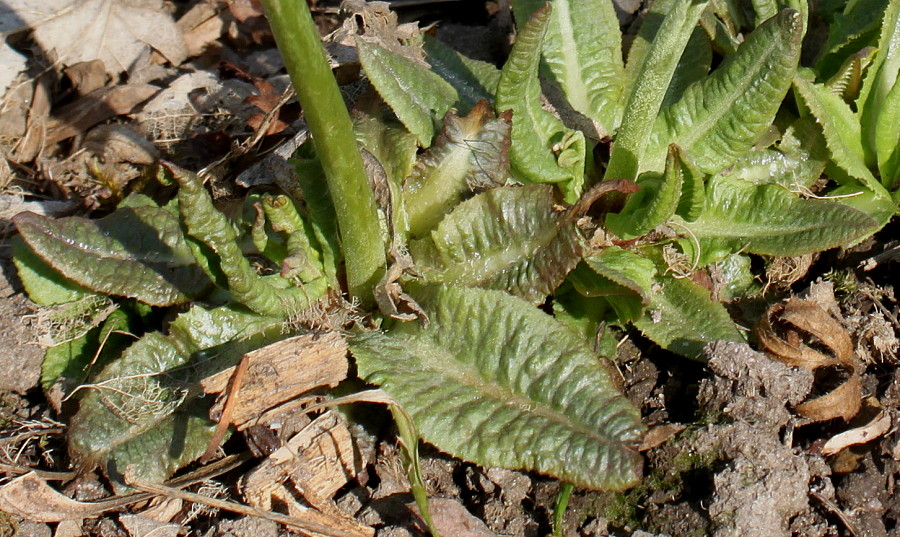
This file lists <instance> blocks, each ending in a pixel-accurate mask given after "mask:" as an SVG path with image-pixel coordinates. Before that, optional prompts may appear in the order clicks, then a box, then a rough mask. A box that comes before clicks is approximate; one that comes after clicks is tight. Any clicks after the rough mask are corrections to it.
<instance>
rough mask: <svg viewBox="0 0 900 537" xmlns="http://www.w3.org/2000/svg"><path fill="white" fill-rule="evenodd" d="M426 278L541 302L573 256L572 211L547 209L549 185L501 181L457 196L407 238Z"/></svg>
mask: <svg viewBox="0 0 900 537" xmlns="http://www.w3.org/2000/svg"><path fill="white" fill-rule="evenodd" d="M410 252H411V253H412V255H413V259H414V260H415V262H416V268H417V269H418V270H419V271H420V272H421V273H422V276H423V277H424V278H425V280H426V281H428V282H443V283H448V284H453V285H460V286H466V287H487V288H490V289H503V290H506V291H508V292H510V293H512V294H514V295H518V296H520V297H523V298H526V299H528V300H532V301H535V302H543V301H544V299H545V298H546V296H547V295H549V294H550V293H552V292H553V290H554V289H556V287H557V286H558V285H559V284H560V283H561V282H562V281H563V280H564V279H565V277H566V274H568V273H569V271H570V270H572V268H574V267H575V265H576V264H577V263H578V261H579V260H580V259H581V255H582V246H581V242H580V240H579V237H578V233H577V229H576V227H575V224H574V222H573V221H572V218H570V217H569V215H568V214H567V213H559V212H557V211H556V210H555V208H554V201H553V190H552V188H551V187H549V186H543V185H530V186H525V187H500V188H495V189H492V190H488V191H487V192H483V193H481V194H478V195H477V196H475V197H473V198H471V199H469V200H467V201H464V202H463V203H461V204H459V205H457V206H456V208H455V209H454V210H453V212H451V213H450V214H449V215H447V217H446V218H444V219H443V220H442V221H441V223H440V224H438V226H437V227H436V228H435V229H434V230H433V231H432V232H431V236H430V237H425V238H422V239H419V240H416V241H412V242H411V243H410Z"/></svg>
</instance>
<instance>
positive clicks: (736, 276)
mask: <svg viewBox="0 0 900 537" xmlns="http://www.w3.org/2000/svg"><path fill="white" fill-rule="evenodd" d="M750 262H751V260H750V256H748V255H745V254H732V255H730V256H728V257H726V258H725V259H723V260H721V261H719V262H718V263H716V264H715V265H713V266H711V267H710V268H709V270H710V272H714V273H715V277H716V278H715V279H716V281H718V282H719V283H720V286H721V287H720V288H719V289H718V296H717V297H716V298H717V299H718V300H720V301H722V302H731V301H732V300H735V299H737V298H742V297H746V296H752V295H755V294H756V293H758V292H759V291H760V289H761V287H762V286H761V285H760V283H759V282H758V281H757V280H756V275H754V274H753V272H752V271H751V267H750Z"/></svg>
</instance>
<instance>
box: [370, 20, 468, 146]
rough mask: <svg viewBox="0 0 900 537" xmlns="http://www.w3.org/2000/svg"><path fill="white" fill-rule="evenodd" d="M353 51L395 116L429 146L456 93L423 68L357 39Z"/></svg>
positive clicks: (421, 142) (376, 45) (375, 45)
mask: <svg viewBox="0 0 900 537" xmlns="http://www.w3.org/2000/svg"><path fill="white" fill-rule="evenodd" d="M356 49H357V51H358V52H359V61H360V63H361V64H362V66H363V69H364V70H365V71H366V76H367V77H368V78H369V80H370V81H371V82H372V85H373V86H375V89H376V90H378V93H379V94H380V95H381V97H382V99H384V101H385V102H386V103H388V105H389V106H390V107H391V109H393V110H394V113H395V114H397V117H398V118H399V119H400V121H401V122H403V124H404V125H405V126H406V128H407V129H409V132H411V133H413V134H415V135H416V138H418V140H419V145H421V146H422V147H429V146H431V140H432V138H434V133H435V131H436V130H437V127H438V126H439V125H440V121H441V119H443V117H444V114H446V113H447V110H449V109H450V107H451V106H453V105H454V104H455V103H456V102H457V101H458V100H459V94H458V93H457V92H456V89H454V88H453V86H451V85H450V84H449V83H447V81H445V80H444V79H443V78H441V77H440V75H438V74H437V73H434V72H432V71H430V70H428V68H427V67H425V66H424V65H421V64H418V63H416V62H414V61H413V60H411V59H409V58H406V57H403V56H401V55H399V54H396V53H394V52H391V51H389V50H387V49H385V48H382V47H381V46H379V45H378V44H376V43H374V42H369V41H366V40H365V39H363V38H357V40H356Z"/></svg>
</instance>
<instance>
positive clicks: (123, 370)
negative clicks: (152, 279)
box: [69, 306, 283, 482]
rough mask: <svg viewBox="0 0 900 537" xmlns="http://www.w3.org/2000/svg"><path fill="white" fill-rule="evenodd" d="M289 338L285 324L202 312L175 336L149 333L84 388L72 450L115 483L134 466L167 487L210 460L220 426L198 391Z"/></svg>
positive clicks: (179, 324)
mask: <svg viewBox="0 0 900 537" xmlns="http://www.w3.org/2000/svg"><path fill="white" fill-rule="evenodd" d="M282 337H283V335H282V326H281V322H280V319H277V318H273V317H260V316H258V315H255V314H252V313H249V312H247V311H246V310H243V309H235V308H230V307H221V308H216V309H212V310H206V309H203V308H201V307H199V306H194V307H193V308H192V309H191V310H190V311H189V312H187V313H185V314H182V315H180V316H179V317H178V318H177V319H176V320H175V321H174V322H173V323H172V325H171V327H170V333H169V335H167V336H166V335H163V334H161V333H159V332H153V333H150V334H147V335H146V336H144V337H143V338H142V339H141V340H139V341H138V342H137V343H135V344H134V345H132V346H131V347H129V348H128V349H127V350H126V351H125V352H124V353H123V354H122V356H121V357H119V358H118V359H117V360H115V361H113V362H112V363H110V364H109V365H108V366H106V367H105V368H103V370H102V371H101V372H100V373H99V374H98V375H97V377H96V378H95V379H93V382H92V383H91V384H90V385H88V386H85V387H84V389H85V390H86V393H85V396H84V398H83V399H82V400H81V404H80V407H79V410H78V413H77V414H76V415H75V416H74V417H73V418H72V421H71V422H70V426H69V449H70V450H71V452H72V454H73V456H74V457H75V459H76V460H78V461H80V462H82V463H85V464H87V465H89V466H93V465H97V464H100V465H102V466H103V467H104V470H105V471H106V473H107V475H109V476H110V477H111V478H113V479H121V474H122V473H124V471H125V466H126V465H127V464H133V465H135V471H136V472H137V476H138V477H140V478H143V479H147V480H150V481H154V482H159V481H163V480H165V479H166V478H167V477H168V476H169V475H171V474H172V473H173V472H174V471H175V470H177V469H178V468H180V467H181V466H183V465H185V464H187V463H189V462H191V461H192V460H194V459H196V458H197V457H199V456H200V455H201V454H202V453H203V451H204V450H205V448H206V445H207V443H208V442H209V439H210V438H211V435H212V431H213V428H214V426H215V424H214V423H212V422H210V421H209V419H208V418H207V417H206V413H207V412H208V408H209V403H204V404H200V403H197V402H196V399H195V397H196V394H193V393H192V392H191V391H190V388H191V386H192V385H193V384H194V383H195V382H197V381H198V380H199V379H200V378H202V374H203V373H210V372H211V371H214V370H215V368H218V369H224V368H226V367H229V366H231V365H234V363H236V361H237V359H239V358H240V356H241V355H242V354H243V353H245V352H248V351H250V350H252V349H255V348H257V347H259V346H262V345H263V344H266V343H269V342H271V341H275V340H277V339H280V338H282ZM188 365H189V367H186V366H188Z"/></svg>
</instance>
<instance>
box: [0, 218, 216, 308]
mask: <svg viewBox="0 0 900 537" xmlns="http://www.w3.org/2000/svg"><path fill="white" fill-rule="evenodd" d="M13 222H15V224H16V227H17V228H18V230H19V233H20V234H21V236H22V238H23V239H24V240H25V242H26V243H27V244H28V246H29V247H31V249H33V250H34V251H35V252H36V253H37V254H38V255H39V256H40V257H41V258H42V259H43V260H44V261H46V262H47V263H48V264H49V265H50V266H52V267H53V268H54V269H55V270H57V271H59V272H60V273H62V274H63V276H65V277H66V278H69V279H71V280H73V281H75V282H77V283H78V284H80V285H82V286H84V287H86V288H88V289H91V290H93V291H97V292H100V293H106V294H110V295H121V296H127V297H131V298H136V299H138V300H140V301H142V302H146V303H147V304H151V305H154V306H169V305H172V304H181V303H184V302H187V301H189V300H191V299H192V298H194V297H197V296H199V295H201V294H202V293H203V292H204V291H206V290H207V289H209V288H210V286H211V283H210V281H209V279H207V277H206V276H205V275H204V274H203V272H202V270H201V269H200V268H199V267H198V266H197V263H196V261H195V259H194V256H193V255H192V254H191V250H190V248H189V247H188V245H187V243H186V242H185V239H184V235H182V232H181V227H180V225H179V223H178V218H177V217H176V216H174V215H173V214H172V213H170V212H169V211H167V210H166V209H162V208H159V207H155V206H140V207H130V206H126V207H123V208H121V209H119V210H117V211H115V212H114V213H112V214H110V215H109V216H106V217H103V218H100V219H97V220H88V219H86V218H81V217H74V216H73V217H67V218H60V219H55V220H54V219H51V218H47V217H43V216H39V215H37V214H34V213H20V214H18V215H16V216H15V217H14V218H13Z"/></svg>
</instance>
